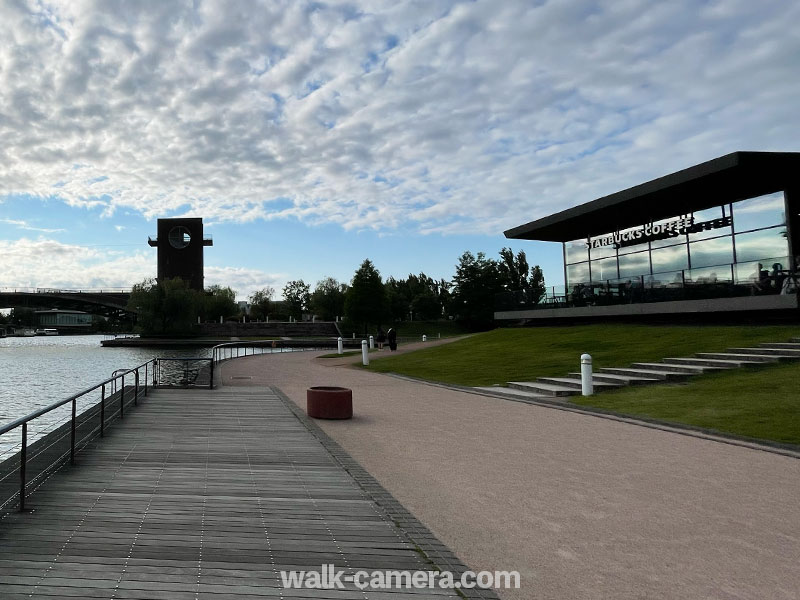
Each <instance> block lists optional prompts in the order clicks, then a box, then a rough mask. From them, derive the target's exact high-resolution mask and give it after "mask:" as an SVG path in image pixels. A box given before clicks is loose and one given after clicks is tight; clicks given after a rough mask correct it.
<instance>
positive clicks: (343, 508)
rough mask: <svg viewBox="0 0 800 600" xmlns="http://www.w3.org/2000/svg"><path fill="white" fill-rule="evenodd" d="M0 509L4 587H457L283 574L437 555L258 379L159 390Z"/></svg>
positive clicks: (233, 593) (8, 592) (214, 595)
mask: <svg viewBox="0 0 800 600" xmlns="http://www.w3.org/2000/svg"><path fill="white" fill-rule="evenodd" d="M28 502H29V506H30V508H31V509H32V510H31V511H30V512H26V513H13V514H9V515H8V516H7V517H6V518H5V519H3V520H2V521H0V598H2V599H4V600H14V599H17V598H20V599H21V598H48V599H52V598H108V599H113V598H120V599H122V598H137V599H153V600H155V599H169V600H184V599H186V600H189V599H191V600H196V599H209V600H210V599H213V600H224V599H227V598H231V599H234V600H245V599H251V598H264V597H271V598H337V599H339V598H340V599H372V600H399V599H401V598H416V599H420V598H446V597H452V598H456V597H457V595H456V594H455V593H453V592H451V591H450V592H445V591H443V590H429V589H425V590H417V591H414V590H407V589H401V590H392V591H380V592H379V591H374V590H365V591H363V592H362V591H361V590H358V589H357V588H356V587H355V586H354V585H353V584H347V589H344V590H314V589H284V587H283V585H282V583H281V579H280V571H281V570H288V569H303V570H313V571H319V570H320V569H321V565H323V564H331V563H332V564H334V565H335V566H336V568H337V569H342V570H346V571H348V572H350V573H352V572H353V571H355V570H362V569H363V570H367V571H372V570H375V569H381V570H382V569H399V570H405V569H407V570H412V571H413V570H431V568H432V567H431V564H430V562H428V561H427V560H426V558H425V557H424V556H423V555H422V554H421V553H420V552H418V551H417V550H416V549H415V547H414V546H413V544H411V543H409V539H408V537H407V536H406V535H405V534H404V532H403V531H402V530H401V529H399V528H398V527H397V526H396V525H395V524H394V523H393V522H392V520H391V519H390V518H388V517H387V515H386V513H384V512H383V510H382V509H381V508H380V507H379V506H378V505H377V504H376V503H375V502H374V501H373V500H372V498H371V497H370V496H369V494H367V493H366V492H365V490H364V489H363V488H362V486H360V485H359V484H358V483H357V482H356V480H355V479H354V478H353V477H352V476H351V475H350V474H349V473H348V472H347V471H346V470H345V469H344V468H343V467H342V466H341V464H340V462H339V461H337V460H336V459H335V458H334V457H333V456H332V454H331V453H330V452H329V451H328V450H327V449H326V448H325V447H324V445H323V444H322V443H321V442H320V441H319V440H318V439H317V437H315V436H314V435H313V434H312V433H311V432H310V431H309V429H308V428H307V427H306V426H305V425H304V423H303V422H302V421H301V420H300V419H299V418H298V417H297V416H295V414H293V413H292V411H291V410H290V409H289V408H288V407H287V405H286V404H285V403H284V401H283V400H282V399H281V398H280V397H279V396H277V395H275V394H274V393H272V392H271V391H270V390H268V389H265V388H258V389H252V388H250V389H247V388H223V389H222V390H214V391H213V392H212V391H208V390H196V391H193V390H169V391H164V390H158V391H154V392H152V393H151V395H150V396H149V397H148V398H147V399H146V400H144V402H143V403H141V405H140V406H139V407H138V408H137V409H135V410H133V411H131V412H130V413H129V414H128V413H126V417H125V422H124V423H121V424H118V425H116V426H115V427H113V428H112V429H111V431H110V434H109V435H107V436H106V438H104V439H103V440H99V441H97V442H95V443H93V444H92V445H91V446H90V447H89V448H87V449H86V450H85V451H84V452H82V453H81V454H79V455H78V464H77V465H76V466H75V467H69V466H66V467H64V468H62V469H61V470H60V471H59V472H58V473H57V474H56V475H54V476H53V477H51V478H50V479H49V480H48V481H46V482H45V484H44V485H43V486H42V488H41V489H39V490H38V491H36V492H35V493H34V494H33V495H32V496H31V497H30V498H29V501H28Z"/></svg>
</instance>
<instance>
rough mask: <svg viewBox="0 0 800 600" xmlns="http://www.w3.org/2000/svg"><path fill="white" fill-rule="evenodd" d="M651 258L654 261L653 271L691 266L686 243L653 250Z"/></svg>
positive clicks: (674, 269) (659, 271)
mask: <svg viewBox="0 0 800 600" xmlns="http://www.w3.org/2000/svg"><path fill="white" fill-rule="evenodd" d="M650 260H651V261H652V262H653V273H664V272H666V271H676V270H679V269H688V268H689V253H688V252H687V251H686V244H681V245H680V246H672V247H670V248H659V249H658V250H652V251H651V252H650ZM656 279H659V277H656Z"/></svg>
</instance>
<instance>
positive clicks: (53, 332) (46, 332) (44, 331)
mask: <svg viewBox="0 0 800 600" xmlns="http://www.w3.org/2000/svg"><path fill="white" fill-rule="evenodd" d="M35 334H36V335H58V329H52V328H49V327H45V328H44V329H37V330H36V332H35Z"/></svg>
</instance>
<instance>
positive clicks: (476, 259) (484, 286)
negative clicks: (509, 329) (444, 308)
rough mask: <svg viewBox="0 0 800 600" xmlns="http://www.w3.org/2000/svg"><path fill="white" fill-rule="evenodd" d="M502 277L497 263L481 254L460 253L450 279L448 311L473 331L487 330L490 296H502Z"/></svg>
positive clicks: (491, 307) (491, 311)
mask: <svg viewBox="0 0 800 600" xmlns="http://www.w3.org/2000/svg"><path fill="white" fill-rule="evenodd" d="M503 282H504V277H503V276H501V273H500V268H499V266H498V263H497V262H496V261H494V260H492V259H489V258H486V255H485V254H484V253H483V252H478V255H477V256H475V255H473V254H472V253H471V252H464V254H462V255H461V257H460V258H459V262H458V264H457V265H456V274H455V276H454V277H453V284H454V288H453V298H452V310H453V313H454V314H455V316H456V318H457V319H458V320H459V321H462V322H463V323H465V324H466V325H467V326H469V327H472V328H474V329H485V328H487V327H491V325H492V322H493V321H494V296H495V294H497V293H499V292H502V291H503V290H504V288H503Z"/></svg>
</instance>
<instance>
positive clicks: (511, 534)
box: [222, 342, 800, 600]
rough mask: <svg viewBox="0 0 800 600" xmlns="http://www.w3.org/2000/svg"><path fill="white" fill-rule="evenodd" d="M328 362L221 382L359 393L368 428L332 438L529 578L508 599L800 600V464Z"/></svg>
mask: <svg viewBox="0 0 800 600" xmlns="http://www.w3.org/2000/svg"><path fill="white" fill-rule="evenodd" d="M431 344H432V343H430V342H429V345H431ZM417 346H419V345H414V346H411V347H409V346H406V347H405V348H404V350H406V351H408V350H412V349H414V348H415V347H417ZM320 354H322V353H320V352H314V353H311V352H303V353H292V354H278V355H267V356H255V357H248V358H243V359H238V360H235V361H231V362H230V363H227V364H225V365H223V368H222V381H223V383H224V385H257V386H258V385H270V386H276V387H278V388H279V389H280V390H281V391H282V392H284V393H285V394H286V395H287V396H288V397H289V398H291V399H292V400H293V401H294V402H295V403H297V404H298V405H299V406H300V407H303V408H305V392H306V388H308V387H310V386H315V385H337V386H344V387H349V388H352V390H353V403H354V409H355V417H354V418H353V419H352V420H350V421H318V422H319V424H320V426H321V427H322V428H323V429H324V430H325V431H326V432H327V433H328V434H329V435H330V436H331V437H332V438H333V439H335V440H336V441H337V442H338V443H339V444H340V445H341V446H342V447H343V448H344V449H345V450H347V451H348V452H349V453H350V454H351V455H352V456H353V457H354V458H355V459H356V460H357V461H359V462H360V463H361V465H363V466H364V468H366V469H367V471H369V472H370V473H371V474H372V475H373V476H374V477H375V478H376V479H377V480H378V481H379V482H380V483H381V484H382V485H383V486H384V487H385V488H386V489H387V490H388V491H389V492H391V493H392V494H393V495H394V496H395V498H397V499H398V500H399V501H400V502H401V503H402V504H403V505H404V506H405V507H406V508H407V509H408V510H410V511H411V512H412V513H413V514H414V515H415V516H416V517H417V518H418V519H419V520H420V521H422V522H423V523H425V525H427V526H428V528H430V529H431V531H433V533H434V534H435V535H436V536H437V537H438V538H439V539H441V540H442V542H444V543H445V544H447V545H448V546H449V547H450V548H451V549H452V550H453V551H454V552H455V553H456V554H457V555H458V556H459V557H461V559H462V560H463V561H464V562H465V563H466V564H468V565H470V566H471V567H472V568H473V569H474V570H483V569H486V570H496V569H500V570H518V571H520V573H521V574H522V588H521V589H520V590H502V591H500V595H501V597H503V598H509V599H533V598H537V599H539V598H558V599H561V598H565V599H566V598H569V599H584V598H585V599H596V598H615V599H627V598H674V599H676V600H686V599H688V598H692V599H694V598H726V599H732V598H737V599H738V598H754V599H755V598H759V599H761V598H770V599H773V600H774V599H782V598H786V599H789V598H792V599H795V598H800V591H799V590H800V566H799V565H800V502H798V499H799V498H800V460H798V459H796V458H790V457H785V456H779V455H776V454H771V453H767V452H762V451H759V450H754V449H749V448H743V447H737V446H732V445H728V444H721V443H717V442H714V441H709V440H704V439H698V438H694V437H688V436H685V435H679V434H676V433H671V432H667V431H659V430H656V429H649V428H644V427H640V426H637V425H634V424H629V423H623V422H617V421H611V420H607V419H600V418H596V417H592V416H589V415H585V414H579V413H571V412H565V411H560V410H554V409H550V408H546V407H541V406H531V405H525V404H520V403H516V402H510V401H505V400H501V399H497V398H489V397H485V396H479V395H475V394H471V393H467V392H461V391H455V390H451V389H447V388H442V387H437V386H431V385H426V384H423V383H416V382H412V381H408V380H404V379H399V378H395V377H391V376H386V375H381V374H374V373H370V372H367V371H364V370H362V369H359V368H352V367H351V366H350V365H352V362H353V357H349V358H347V359H320V358H315V357H316V356H319V355H320ZM247 376H250V377H252V378H251V379H233V378H234V377H247Z"/></svg>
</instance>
